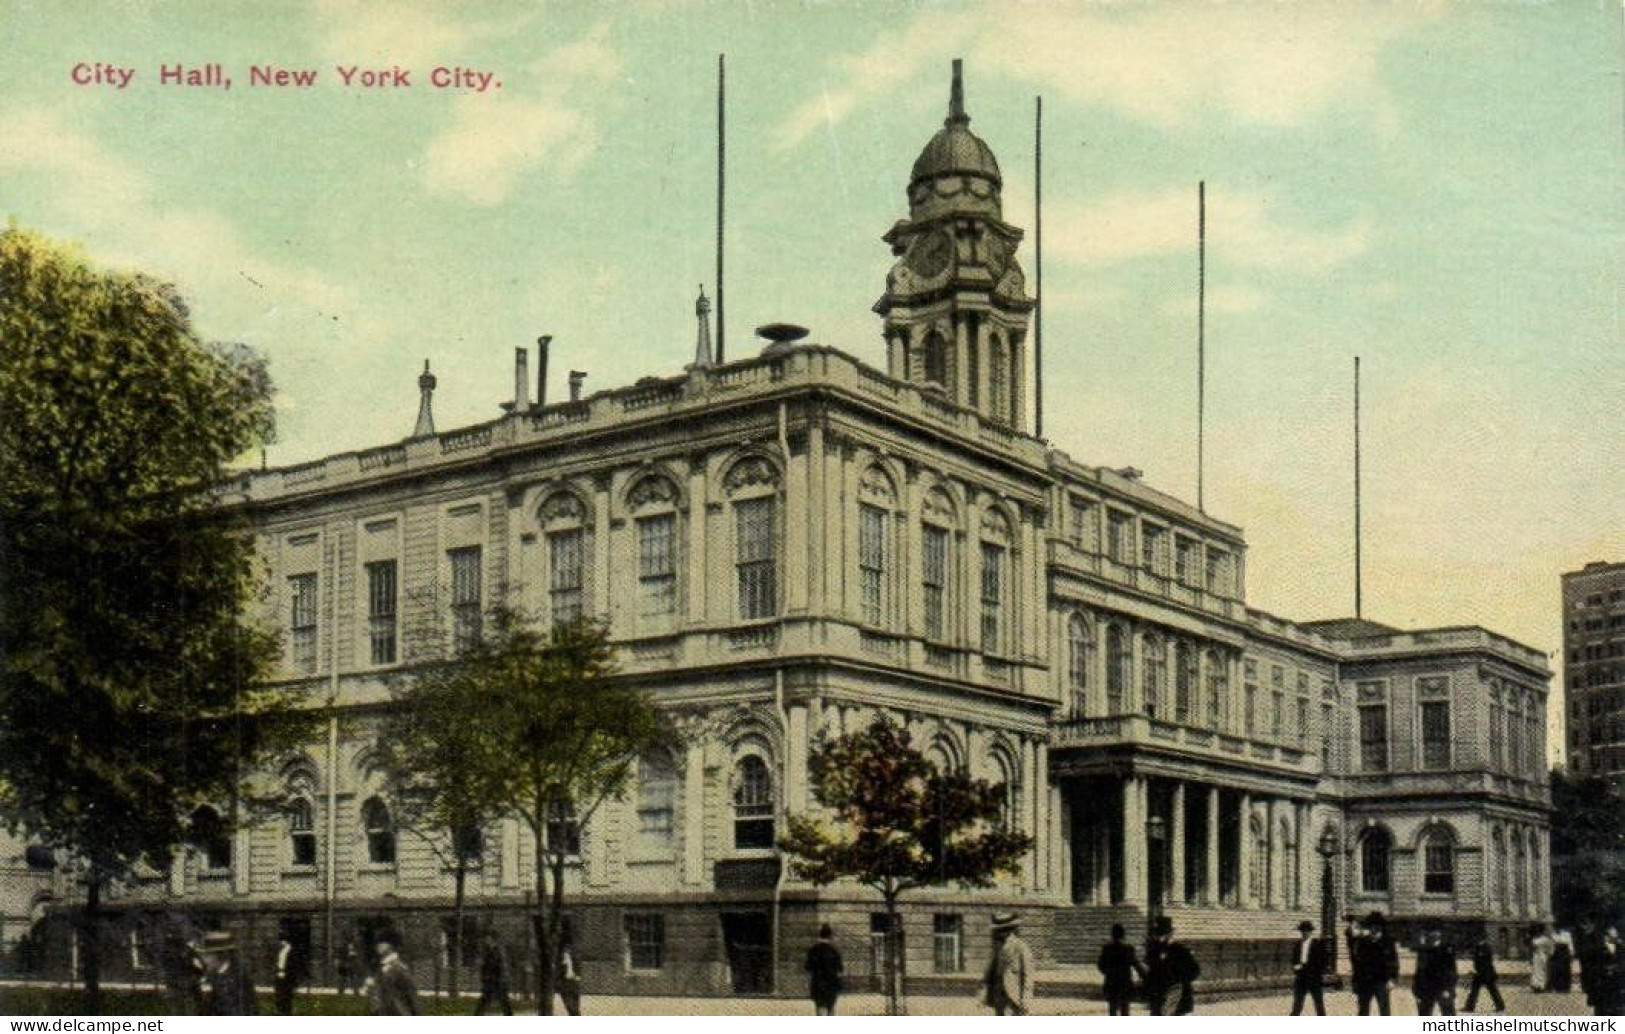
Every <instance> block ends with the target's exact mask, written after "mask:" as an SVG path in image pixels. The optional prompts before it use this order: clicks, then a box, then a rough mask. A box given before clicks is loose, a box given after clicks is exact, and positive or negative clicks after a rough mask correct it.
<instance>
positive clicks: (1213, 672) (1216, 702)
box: [1207, 650, 1230, 729]
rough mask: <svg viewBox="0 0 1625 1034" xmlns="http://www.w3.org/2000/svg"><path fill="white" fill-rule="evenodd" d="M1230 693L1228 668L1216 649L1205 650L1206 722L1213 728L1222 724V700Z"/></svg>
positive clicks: (1217, 727)
mask: <svg viewBox="0 0 1625 1034" xmlns="http://www.w3.org/2000/svg"><path fill="white" fill-rule="evenodd" d="M1229 695H1230V668H1229V666H1228V665H1226V664H1225V662H1224V657H1223V655H1221V654H1220V653H1219V651H1217V650H1209V651H1208V652H1207V722H1208V725H1209V726H1211V727H1212V728H1214V729H1219V728H1222V727H1223V726H1224V702H1225V699H1226V698H1227V697H1229Z"/></svg>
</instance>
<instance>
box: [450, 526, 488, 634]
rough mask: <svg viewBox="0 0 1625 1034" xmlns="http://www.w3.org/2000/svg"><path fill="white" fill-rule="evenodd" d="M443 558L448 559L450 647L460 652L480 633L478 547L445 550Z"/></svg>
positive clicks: (480, 604) (481, 594)
mask: <svg viewBox="0 0 1625 1034" xmlns="http://www.w3.org/2000/svg"><path fill="white" fill-rule="evenodd" d="M446 558H447V559H448V560H450V561H451V648H452V651H453V652H454V653H463V652H464V651H466V650H469V649H471V648H472V647H473V646H474V644H476V643H478V642H479V641H480V636H481V634H482V633H483V628H482V627H481V626H482V619H483V613H482V611H481V606H482V598H483V595H484V594H483V592H482V591H481V582H482V577H481V574H480V547H479V546H464V547H462V548H460V549H452V550H447V551H446Z"/></svg>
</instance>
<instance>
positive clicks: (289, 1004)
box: [272, 937, 305, 1016]
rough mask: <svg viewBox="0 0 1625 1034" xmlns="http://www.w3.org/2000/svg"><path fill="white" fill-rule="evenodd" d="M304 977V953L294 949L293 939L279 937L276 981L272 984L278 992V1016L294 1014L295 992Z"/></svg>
mask: <svg viewBox="0 0 1625 1034" xmlns="http://www.w3.org/2000/svg"><path fill="white" fill-rule="evenodd" d="M304 977H305V959H304V955H303V954H302V953H301V952H298V951H296V950H294V946H293V942H292V941H291V940H289V939H288V938H286V937H282V938H279V939H278V940H277V942H276V982H275V983H274V984H273V985H272V988H273V990H274V991H275V992H276V1014H277V1015H278V1016H292V1015H293V993H294V991H295V990H297V989H298V987H299V984H300V982H301V981H302V980H303V979H304Z"/></svg>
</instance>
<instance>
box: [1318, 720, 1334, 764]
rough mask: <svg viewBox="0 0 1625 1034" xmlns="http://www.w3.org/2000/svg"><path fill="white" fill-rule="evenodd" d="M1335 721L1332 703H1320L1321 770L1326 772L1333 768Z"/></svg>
mask: <svg viewBox="0 0 1625 1034" xmlns="http://www.w3.org/2000/svg"><path fill="white" fill-rule="evenodd" d="M1335 721H1336V719H1335V718H1334V717H1333V714H1332V705H1331V704H1322V705H1320V765H1321V770H1322V771H1325V772H1330V771H1331V770H1332V735H1333V733H1334V732H1335V729H1336V726H1335V724H1334V723H1335Z"/></svg>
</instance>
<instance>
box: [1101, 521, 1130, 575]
mask: <svg viewBox="0 0 1625 1034" xmlns="http://www.w3.org/2000/svg"><path fill="white" fill-rule="evenodd" d="M1106 553H1107V555H1108V556H1110V557H1111V558H1112V559H1113V560H1115V561H1117V562H1118V563H1120V564H1130V563H1133V562H1134V518H1133V517H1131V516H1129V515H1128V514H1126V513H1118V512H1117V511H1115V510H1113V511H1110V512H1109V513H1107V514H1106Z"/></svg>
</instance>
